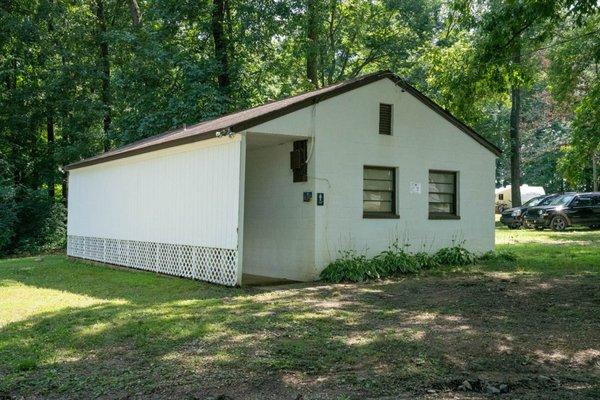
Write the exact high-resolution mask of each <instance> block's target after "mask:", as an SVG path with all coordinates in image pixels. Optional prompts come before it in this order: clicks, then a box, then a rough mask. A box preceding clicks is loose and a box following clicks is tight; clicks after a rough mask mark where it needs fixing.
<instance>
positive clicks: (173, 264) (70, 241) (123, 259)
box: [67, 235, 238, 286]
mask: <svg viewBox="0 0 600 400" xmlns="http://www.w3.org/2000/svg"><path fill="white" fill-rule="evenodd" d="M67 254H68V255H70V256H73V257H79V258H86V259H88V260H95V261H101V262H105V263H108V264H116V265H123V266H126V267H131V268H138V269H144V270H148V271H154V272H161V273H163V274H169V275H176V276H181V277H184V278H192V279H199V280H202V281H207V282H213V283H219V284H221V285H228V286H234V285H235V284H236V283H237V279H236V271H237V263H238V252H237V250H234V249H222V248H216V247H202V246H188V245H181V244H167V243H155V242H140V241H136V240H120V239H105V238H97V237H88V236H72V235H69V236H68V238H67Z"/></svg>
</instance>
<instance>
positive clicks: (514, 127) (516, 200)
mask: <svg viewBox="0 0 600 400" xmlns="http://www.w3.org/2000/svg"><path fill="white" fill-rule="evenodd" d="M513 63H514V64H515V65H519V64H520V63H521V49H520V48H519V46H518V45H517V47H516V48H515V50H514V54H513ZM510 95H511V103H512V104H511V107H510V180H511V195H512V206H513V207H518V206H520V205H521V131H520V126H519V125H520V122H521V88H520V87H519V86H518V85H517V84H515V83H513V85H512V88H511V93H510Z"/></svg>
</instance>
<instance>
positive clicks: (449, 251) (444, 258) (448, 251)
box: [433, 245, 476, 267]
mask: <svg viewBox="0 0 600 400" xmlns="http://www.w3.org/2000/svg"><path fill="white" fill-rule="evenodd" d="M433 259H434V260H435V261H436V262H437V263H438V264H440V265H444V266H453V267H455V266H456V267H461V266H464V265H470V264H473V263H474V262H475V260H476V256H475V254H473V253H471V252H470V251H469V250H467V249H465V248H464V247H462V246H461V245H458V246H452V247H444V248H443V249H440V250H438V251H437V253H435V254H434V255H433Z"/></svg>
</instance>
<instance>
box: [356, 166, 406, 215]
mask: <svg viewBox="0 0 600 400" xmlns="http://www.w3.org/2000/svg"><path fill="white" fill-rule="evenodd" d="M363 217H364V218H398V216H397V215H396V170H395V168H388V167H364V170H363Z"/></svg>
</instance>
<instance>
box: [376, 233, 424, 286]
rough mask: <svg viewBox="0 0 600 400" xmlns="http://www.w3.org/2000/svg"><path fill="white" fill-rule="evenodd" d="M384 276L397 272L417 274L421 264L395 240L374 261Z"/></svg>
mask: <svg viewBox="0 0 600 400" xmlns="http://www.w3.org/2000/svg"><path fill="white" fill-rule="evenodd" d="M371 262H373V263H374V264H375V266H376V268H377V269H378V270H379V272H380V275H381V276H382V277H388V276H392V275H397V274H416V273H417V272H419V271H420V270H421V266H420V265H419V263H418V262H417V260H416V259H415V257H414V256H413V255H411V254H409V253H407V252H406V251H404V249H403V248H402V247H400V245H399V244H398V242H397V241H396V242H394V243H393V244H392V245H391V246H390V248H389V249H387V250H385V251H382V252H381V253H379V254H378V255H377V256H375V257H374V258H373V259H372V261H371Z"/></svg>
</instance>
